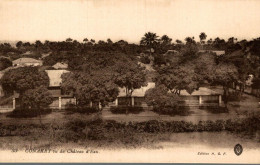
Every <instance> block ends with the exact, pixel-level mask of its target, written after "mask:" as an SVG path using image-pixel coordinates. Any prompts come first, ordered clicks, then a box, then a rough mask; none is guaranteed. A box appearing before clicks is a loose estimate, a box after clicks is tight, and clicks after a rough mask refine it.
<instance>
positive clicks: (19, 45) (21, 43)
mask: <svg viewBox="0 0 260 165" xmlns="http://www.w3.org/2000/svg"><path fill="white" fill-rule="evenodd" d="M22 45H23V42H22V41H18V42H17V43H16V47H17V48H18V49H20V47H21V46H22Z"/></svg>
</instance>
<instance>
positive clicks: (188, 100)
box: [112, 82, 222, 107]
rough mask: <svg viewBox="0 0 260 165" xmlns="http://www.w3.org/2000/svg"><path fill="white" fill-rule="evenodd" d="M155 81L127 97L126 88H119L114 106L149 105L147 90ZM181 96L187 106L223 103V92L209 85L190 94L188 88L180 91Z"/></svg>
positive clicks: (153, 85)
mask: <svg viewBox="0 0 260 165" xmlns="http://www.w3.org/2000/svg"><path fill="white" fill-rule="evenodd" d="M154 87H155V83H154V82H149V83H148V84H147V86H144V87H141V88H139V89H136V90H134V91H133V93H132V96H131V97H126V93H125V89H124V88H120V89H119V91H120V92H119V95H118V97H117V99H116V101H114V102H113V104H112V105H113V106H122V105H129V103H131V105H134V106H142V107H147V104H146V103H145V100H144V99H145V92H146V91H147V90H148V89H151V88H154ZM180 96H181V97H182V98H183V100H184V102H185V104H186V105H187V106H191V107H192V106H194V107H199V106H219V105H221V104H222V94H221V93H219V92H216V91H214V90H211V89H209V88H207V87H200V88H199V89H198V90H196V91H194V92H193V93H192V94H189V93H188V92H187V91H186V90H181V91H180Z"/></svg>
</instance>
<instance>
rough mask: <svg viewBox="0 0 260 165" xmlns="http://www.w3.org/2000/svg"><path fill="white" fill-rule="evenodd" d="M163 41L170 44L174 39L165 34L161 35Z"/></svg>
mask: <svg viewBox="0 0 260 165" xmlns="http://www.w3.org/2000/svg"><path fill="white" fill-rule="evenodd" d="M161 41H162V44H164V45H170V44H171V42H172V39H171V38H169V37H168V36H167V35H163V36H162V37H161Z"/></svg>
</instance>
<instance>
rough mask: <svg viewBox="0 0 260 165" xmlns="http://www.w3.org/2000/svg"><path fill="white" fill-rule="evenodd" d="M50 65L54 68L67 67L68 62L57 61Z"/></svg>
mask: <svg viewBox="0 0 260 165" xmlns="http://www.w3.org/2000/svg"><path fill="white" fill-rule="evenodd" d="M52 67H53V68H55V69H68V64H66V63H64V62H57V63H56V64H55V65H53V66H52Z"/></svg>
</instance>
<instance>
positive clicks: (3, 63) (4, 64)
mask: <svg viewBox="0 0 260 165" xmlns="http://www.w3.org/2000/svg"><path fill="white" fill-rule="evenodd" d="M10 66H12V61H10V60H9V59H8V58H5V57H0V71H1V70H4V69H6V68H8V67H10Z"/></svg>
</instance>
